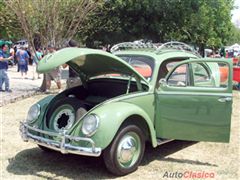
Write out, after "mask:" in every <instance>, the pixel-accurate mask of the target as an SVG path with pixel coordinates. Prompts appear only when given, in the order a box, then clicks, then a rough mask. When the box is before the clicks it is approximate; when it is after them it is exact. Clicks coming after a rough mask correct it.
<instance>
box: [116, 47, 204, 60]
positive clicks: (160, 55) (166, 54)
mask: <svg viewBox="0 0 240 180" xmlns="http://www.w3.org/2000/svg"><path fill="white" fill-rule="evenodd" d="M114 55H117V56H120V55H141V56H150V57H152V58H153V59H154V61H156V62H162V61H165V60H167V59H171V58H175V57H179V58H184V57H188V58H197V57H199V56H197V55H196V54H194V53H191V52H187V51H182V50H175V49H164V50H161V51H156V50H146V49H137V50H132V49H131V50H121V51H117V52H114Z"/></svg>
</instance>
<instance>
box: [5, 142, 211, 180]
mask: <svg viewBox="0 0 240 180" xmlns="http://www.w3.org/2000/svg"><path fill="white" fill-rule="evenodd" d="M195 143H196V142H187V141H172V142H169V143H167V144H164V145H162V146H159V147H157V148H152V147H151V146H150V145H149V146H147V147H146V151H145V155H144V158H143V160H142V163H141V165H140V166H147V164H149V163H151V161H153V160H159V161H169V162H178V163H190V164H195V165H209V166H215V165H211V164H208V163H201V162H198V161H196V162H195V161H191V160H187V159H174V158H165V156H168V155H170V154H172V153H175V152H177V151H179V150H181V149H184V148H187V147H188V146H191V145H193V144H195ZM7 171H8V172H9V173H13V174H16V175H34V176H37V177H41V178H46V179H47V178H49V175H48V174H49V173H50V174H51V178H59V177H65V178H70V179H106V178H115V176H113V175H111V174H110V173H108V171H107V169H106V168H105V165H104V162H103V158H102V157H99V158H94V157H84V156H77V155H69V154H68V155H63V154H61V153H58V152H44V151H42V150H41V149H39V148H32V149H27V150H23V151H21V152H19V153H18V154H17V155H16V156H15V157H13V158H12V159H9V165H8V167H7ZM53 174H54V177H52V175H53Z"/></svg>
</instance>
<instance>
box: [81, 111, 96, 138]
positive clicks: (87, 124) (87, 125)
mask: <svg viewBox="0 0 240 180" xmlns="http://www.w3.org/2000/svg"><path fill="white" fill-rule="evenodd" d="M98 126H99V118H98V116H97V115H95V114H90V115H87V116H86V117H84V118H83V124H82V132H83V134H84V135H86V136H92V135H93V134H94V133H95V132H96V130H97V128H98Z"/></svg>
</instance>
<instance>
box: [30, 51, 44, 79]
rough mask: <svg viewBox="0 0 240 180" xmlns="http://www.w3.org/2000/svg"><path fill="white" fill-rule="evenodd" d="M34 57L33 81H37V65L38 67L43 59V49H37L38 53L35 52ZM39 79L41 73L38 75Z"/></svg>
mask: <svg viewBox="0 0 240 180" xmlns="http://www.w3.org/2000/svg"><path fill="white" fill-rule="evenodd" d="M32 57H33V62H32V67H33V80H35V74H36V73H37V72H36V69H37V65H38V62H39V61H40V60H41V59H42V53H41V49H40V48H37V50H36V52H35V53H34V52H33V55H32ZM37 78H38V79H40V76H39V73H37Z"/></svg>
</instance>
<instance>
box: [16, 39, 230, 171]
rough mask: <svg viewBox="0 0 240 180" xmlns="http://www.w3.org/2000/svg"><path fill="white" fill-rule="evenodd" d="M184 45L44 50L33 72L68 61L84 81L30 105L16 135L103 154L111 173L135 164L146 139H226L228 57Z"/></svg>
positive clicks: (43, 143)
mask: <svg viewBox="0 0 240 180" xmlns="http://www.w3.org/2000/svg"><path fill="white" fill-rule="evenodd" d="M186 47H187V48H186ZM188 48H189V47H188V46H187V45H184V44H182V43H176V44H173V43H171V44H163V45H162V46H160V47H158V48H156V47H155V46H154V45H150V44H143V43H121V44H118V45H116V46H114V47H113V48H112V50H113V54H111V53H108V52H104V51H101V50H94V49H87V48H65V49H62V50H59V51H57V52H56V53H54V54H51V55H49V56H45V57H44V58H43V59H42V60H41V61H40V63H39V66H38V71H39V72H47V71H49V70H51V69H53V68H55V67H57V66H59V65H61V64H65V63H66V64H68V65H69V66H70V67H72V68H73V69H74V70H75V71H76V72H77V73H78V74H79V77H80V78H81V80H82V85H81V86H77V87H73V88H71V89H67V90H65V91H63V92H61V93H59V94H57V95H56V96H53V95H50V96H48V97H46V98H44V99H42V100H41V101H39V102H37V103H36V104H34V105H33V106H32V107H31V108H30V110H29V112H28V115H27V118H26V120H25V121H24V122H22V123H21V127H20V130H21V135H22V138H23V139H24V141H32V142H34V143H36V144H38V146H39V147H40V148H42V149H43V150H45V151H49V150H51V151H52V150H54V151H60V152H61V153H63V154H65V153H72V154H78V155H83V156H95V157H97V156H100V155H103V158H104V162H105V164H106V167H107V169H108V170H109V171H110V172H112V173H113V174H116V175H125V174H128V173H131V172H133V171H135V170H136V169H137V167H138V165H139V163H140V162H141V160H142V157H143V155H144V150H145V143H146V142H150V143H151V144H152V146H153V147H157V146H158V145H161V144H163V143H166V142H168V141H171V140H173V139H179V140H193V141H212V142H228V141H229V136H230V122H231V112H232V64H231V61H229V60H226V59H210V58H209V59H207V58H201V57H199V56H198V55H197V54H196V53H194V52H192V51H189V50H188Z"/></svg>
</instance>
